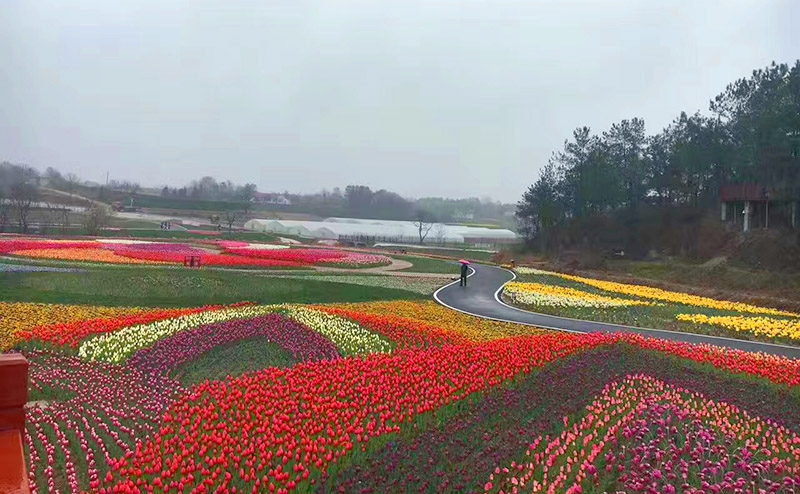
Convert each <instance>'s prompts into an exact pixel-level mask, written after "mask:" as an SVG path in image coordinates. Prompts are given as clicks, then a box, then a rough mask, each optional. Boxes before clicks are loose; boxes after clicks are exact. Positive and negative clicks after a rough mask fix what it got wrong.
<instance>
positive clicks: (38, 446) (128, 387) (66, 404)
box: [25, 352, 183, 494]
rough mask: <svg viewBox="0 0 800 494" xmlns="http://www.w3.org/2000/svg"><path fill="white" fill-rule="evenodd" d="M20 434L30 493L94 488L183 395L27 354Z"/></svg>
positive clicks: (135, 374)
mask: <svg viewBox="0 0 800 494" xmlns="http://www.w3.org/2000/svg"><path fill="white" fill-rule="evenodd" d="M26 356H27V358H28V360H29V362H30V398H29V399H30V400H31V404H30V405H29V406H28V408H27V413H26V428H27V434H26V435H25V441H26V451H27V453H28V462H27V463H28V468H29V472H28V473H29V479H28V480H29V483H30V487H31V492H32V493H33V494H37V493H47V492H70V493H79V492H85V491H88V490H90V489H96V488H97V487H98V486H99V485H100V482H101V480H102V477H103V476H104V475H105V474H106V473H107V472H108V471H109V470H110V468H111V466H112V465H113V464H115V463H116V461H118V460H117V458H120V457H124V456H125V455H130V454H132V453H133V451H135V450H136V447H137V444H139V443H141V442H142V441H144V440H146V439H147V438H148V437H153V436H154V435H155V433H157V432H158V430H159V428H160V427H161V418H162V416H163V414H164V412H165V411H166V410H167V408H168V406H169V405H170V404H171V403H172V402H173V401H174V399H175V398H176V396H177V395H178V394H180V393H182V392H183V390H182V388H181V387H180V386H179V385H178V383H176V382H175V381H173V380H170V379H166V378H163V377H159V376H155V375H149V374H146V373H142V372H139V371H138V370H137V369H134V368H131V367H128V366H117V365H109V364H102V363H97V362H84V361H82V360H80V359H78V358H76V357H71V356H66V355H59V354H51V353H40V352H29V353H27V354H26Z"/></svg>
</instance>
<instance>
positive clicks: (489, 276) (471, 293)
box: [433, 265, 800, 359]
mask: <svg viewBox="0 0 800 494" xmlns="http://www.w3.org/2000/svg"><path fill="white" fill-rule="evenodd" d="M514 278H516V275H515V274H514V273H512V272H511V271H509V270H507V269H503V268H498V267H494V266H484V265H481V266H477V265H473V271H472V273H471V274H470V276H469V280H468V283H467V286H466V287H462V286H459V284H458V282H457V281H455V282H453V283H450V284H449V285H445V286H443V287H442V288H440V289H439V290H437V291H436V293H434V294H433V297H434V298H435V299H436V301H437V302H439V303H440V304H442V305H444V306H446V307H449V308H450V309H453V310H457V311H459V312H464V313H467V314H470V315H473V316H478V317H483V318H486V319H494V320H497V321H505V322H514V323H519V324H527V325H530V326H537V327H540V328H545V329H554V330H558V331H566V332H571V333H591V332H596V331H600V332H604V333H617V332H623V333H638V334H641V335H644V336H650V337H653V338H662V339H666V340H674V341H682V342H686V343H707V344H710V345H716V346H721V347H726V348H735V349H738V350H745V351H748V352H763V353H768V354H771V355H779V356H783V357H790V358H796V359H800V347H791V346H786V345H775V344H770V343H757V342H754V341H744V340H736V339H733V338H723V337H719V336H705V335H699V334H692V333H679V332H676V331H665V330H660V329H646V328H636V327H632V326H622V325H618V324H608V323H602V322H593V321H583V320H579V319H570V318H566V317H558V316H550V315H547V314H539V313H536V312H529V311H526V310H522V309H518V308H516V307H511V306H510V305H507V304H505V303H504V302H503V301H502V300H501V299H500V292H501V291H502V289H503V286H504V285H505V284H506V283H507V282H509V281H511V280H513V279H514Z"/></svg>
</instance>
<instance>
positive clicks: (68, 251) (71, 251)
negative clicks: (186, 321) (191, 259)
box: [12, 247, 182, 264]
mask: <svg viewBox="0 0 800 494" xmlns="http://www.w3.org/2000/svg"><path fill="white" fill-rule="evenodd" d="M12 254H14V255H15V256H22V257H31V258H34V259H53V260H57V261H89V262H105V263H110V264H157V263H159V262H163V261H158V260H149V259H148V260H144V259H136V258H133V257H130V256H122V255H119V254H117V253H116V252H114V251H111V250H108V249H103V248H88V247H85V248H77V249H75V248H57V249H53V248H50V249H27V250H15V251H13V252H12ZM181 259H182V258H181Z"/></svg>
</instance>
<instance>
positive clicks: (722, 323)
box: [676, 314, 800, 340]
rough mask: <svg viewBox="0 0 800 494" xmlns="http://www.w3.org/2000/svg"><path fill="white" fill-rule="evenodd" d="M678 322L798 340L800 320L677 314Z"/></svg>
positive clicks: (799, 337) (799, 338) (799, 336)
mask: <svg viewBox="0 0 800 494" xmlns="http://www.w3.org/2000/svg"><path fill="white" fill-rule="evenodd" d="M676 318H677V319H678V320H679V321H685V322H692V323H695V324H710V325H712V326H719V327H721V328H725V329H728V330H731V331H736V332H745V333H750V334H753V335H755V336H767V337H770V338H787V339H791V340H800V319H776V318H772V317H744V316H707V315H705V314H678V315H677V316H676Z"/></svg>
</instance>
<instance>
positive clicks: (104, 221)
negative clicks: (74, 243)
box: [83, 202, 113, 235]
mask: <svg viewBox="0 0 800 494" xmlns="http://www.w3.org/2000/svg"><path fill="white" fill-rule="evenodd" d="M112 215H113V212H112V211H110V210H109V209H108V208H106V207H105V206H103V205H102V204H97V203H96V202H92V203H91V204H89V206H88V207H87V208H86V212H85V213H84V216H83V228H84V230H86V233H87V234H89V235H97V234H98V233H100V231H101V230H102V229H103V228H105V227H106V226H108V222H109V220H110V219H111V216H112Z"/></svg>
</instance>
